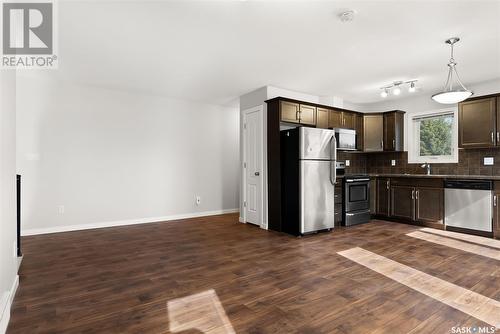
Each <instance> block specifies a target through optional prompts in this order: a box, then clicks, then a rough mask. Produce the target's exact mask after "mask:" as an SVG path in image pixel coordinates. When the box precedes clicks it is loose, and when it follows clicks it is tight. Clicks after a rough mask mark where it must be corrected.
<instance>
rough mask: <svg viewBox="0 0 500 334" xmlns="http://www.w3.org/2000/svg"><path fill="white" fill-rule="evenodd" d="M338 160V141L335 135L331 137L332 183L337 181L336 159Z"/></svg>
mask: <svg viewBox="0 0 500 334" xmlns="http://www.w3.org/2000/svg"><path fill="white" fill-rule="evenodd" d="M336 160H337V141H336V140H335V135H332V137H331V138H330V182H331V183H332V185H335V183H337V170H336V167H335V161H336Z"/></svg>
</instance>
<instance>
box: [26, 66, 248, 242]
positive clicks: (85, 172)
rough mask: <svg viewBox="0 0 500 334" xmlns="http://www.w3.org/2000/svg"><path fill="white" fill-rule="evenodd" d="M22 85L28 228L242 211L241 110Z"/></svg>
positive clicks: (45, 82)
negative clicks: (198, 199) (239, 203)
mask: <svg viewBox="0 0 500 334" xmlns="http://www.w3.org/2000/svg"><path fill="white" fill-rule="evenodd" d="M17 91H18V99H17V103H18V105H17V107H18V126H17V140H18V149H17V163H18V171H19V172H20V174H22V176H23V224H24V227H23V234H33V233H42V232H48V231H60V230H67V229H69V230H71V229H80V228H85V227H91V226H95V225H98V226H106V225H108V222H111V225H114V224H118V223H120V222H122V221H123V222H124V223H128V222H142V221H145V222H147V221H154V220H165V219H170V218H176V217H183V216H190V215H203V214H210V213H214V212H220V211H222V210H233V211H234V209H235V208H238V197H239V189H238V178H239V172H238V165H239V163H238V157H239V143H238V141H239V111H238V108H229V107H222V106H216V105H208V104H202V103H196V102H189V101H185V100H178V99H172V98H165V97H159V96H148V95H141V94H136V93H130V92H122V91H116V90H107V89H102V88H97V87H90V86H84V85H77V84H73V83H61V82H57V81H55V80H52V79H50V78H49V79H47V78H43V79H42V78H39V77H36V76H29V77H28V76H19V77H18V84H17ZM196 195H199V196H201V205H199V206H196V204H195V196H196ZM61 206H64V213H62V212H61V211H60V210H62V209H60V207H61Z"/></svg>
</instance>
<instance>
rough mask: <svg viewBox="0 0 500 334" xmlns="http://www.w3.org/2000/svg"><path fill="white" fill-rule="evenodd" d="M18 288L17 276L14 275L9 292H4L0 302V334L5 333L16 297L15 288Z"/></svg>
mask: <svg viewBox="0 0 500 334" xmlns="http://www.w3.org/2000/svg"><path fill="white" fill-rule="evenodd" d="M18 286H19V275H16V277H15V278H14V282H12V287H11V288H10V291H6V292H5V293H4V294H3V296H2V299H1V301H0V314H1V316H2V317H1V318H0V333H2V334H4V333H5V332H6V331H7V326H8V325H9V320H10V308H11V306H12V302H13V301H14V296H15V295H16V291H17V287H18Z"/></svg>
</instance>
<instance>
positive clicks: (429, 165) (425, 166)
mask: <svg viewBox="0 0 500 334" xmlns="http://www.w3.org/2000/svg"><path fill="white" fill-rule="evenodd" d="M420 167H422V168H427V175H431V164H430V163H428V162H426V163H424V164H423V165H421V166H420Z"/></svg>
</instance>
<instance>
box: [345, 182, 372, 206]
mask: <svg viewBox="0 0 500 334" xmlns="http://www.w3.org/2000/svg"><path fill="white" fill-rule="evenodd" d="M344 201H345V211H346V212H351V211H359V210H367V209H369V208H370V179H368V178H367V179H358V180H350V179H347V180H346V181H345V198H344Z"/></svg>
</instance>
